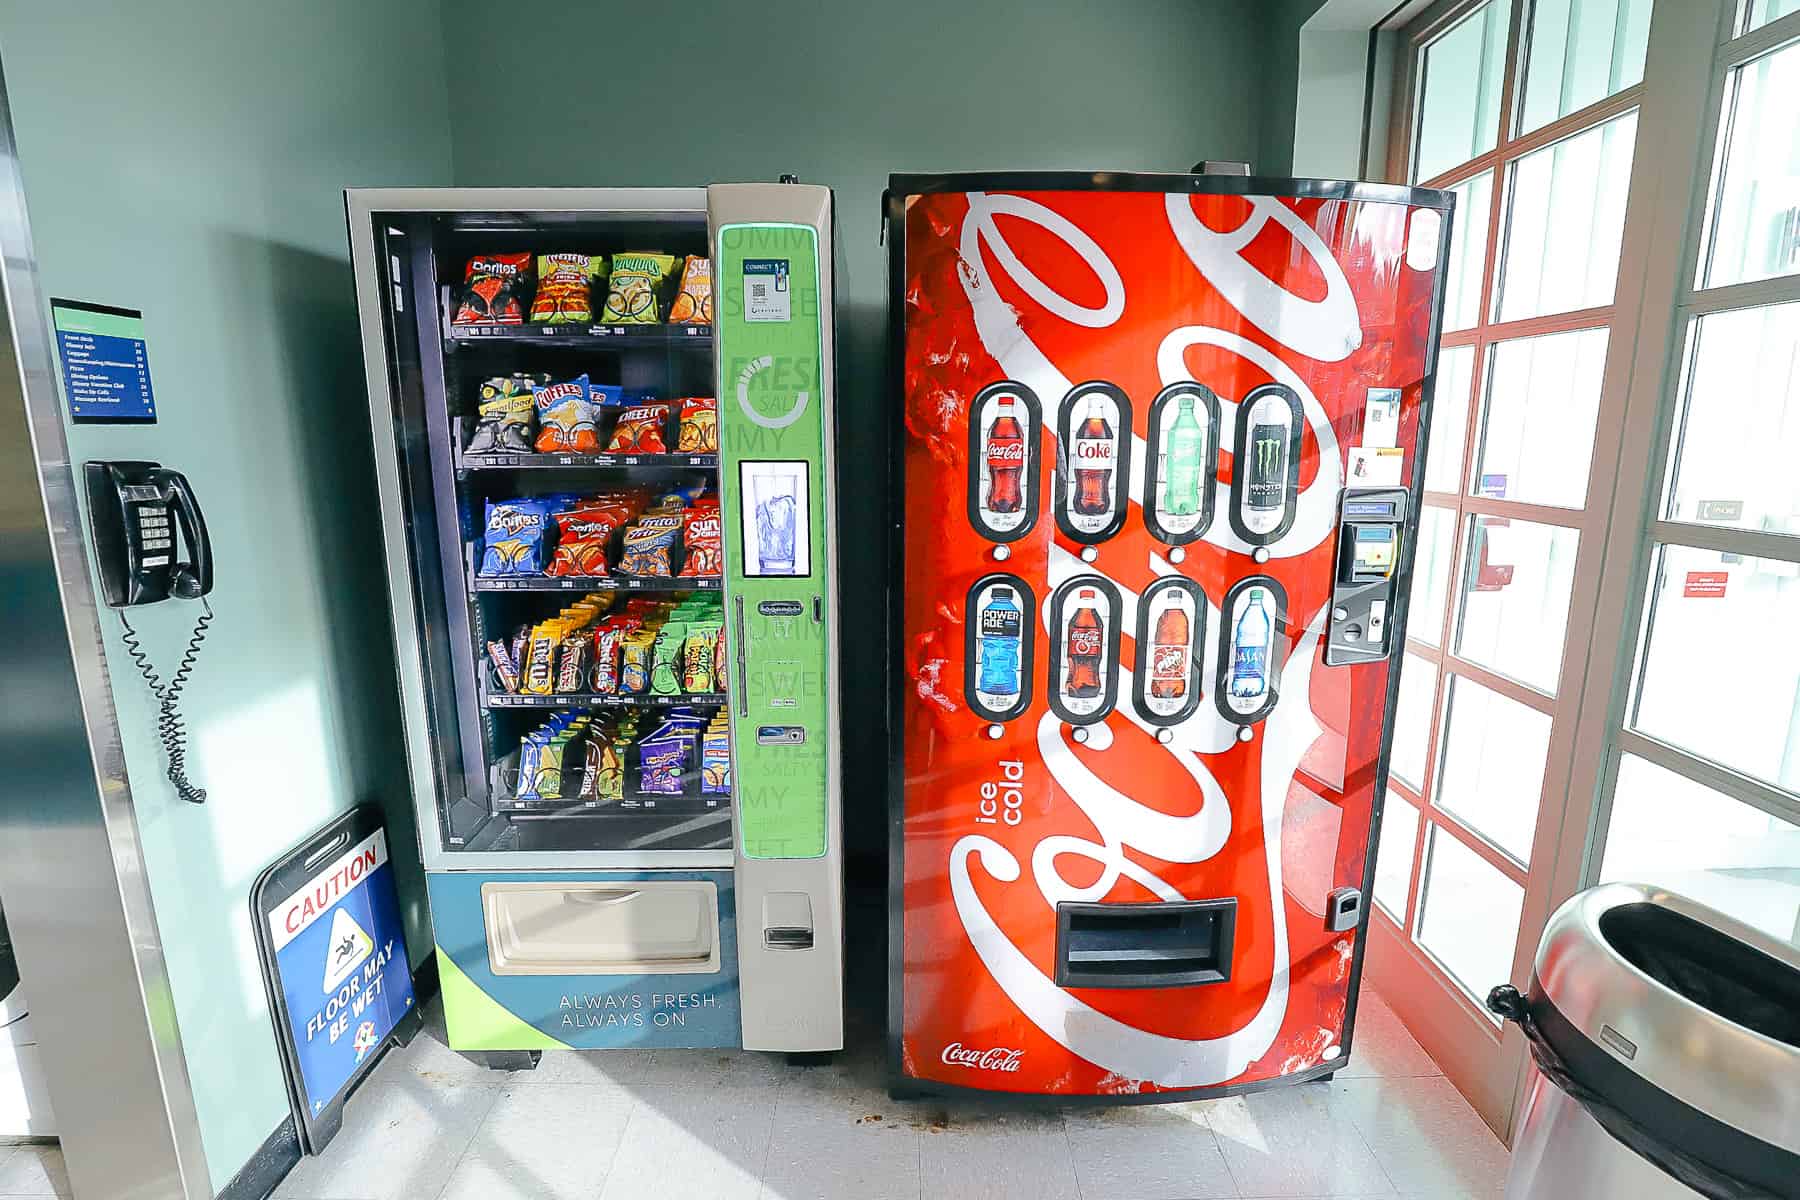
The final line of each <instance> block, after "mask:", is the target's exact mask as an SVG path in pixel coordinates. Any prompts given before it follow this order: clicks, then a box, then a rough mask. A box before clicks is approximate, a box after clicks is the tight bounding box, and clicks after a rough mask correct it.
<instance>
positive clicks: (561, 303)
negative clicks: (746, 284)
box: [451, 251, 713, 325]
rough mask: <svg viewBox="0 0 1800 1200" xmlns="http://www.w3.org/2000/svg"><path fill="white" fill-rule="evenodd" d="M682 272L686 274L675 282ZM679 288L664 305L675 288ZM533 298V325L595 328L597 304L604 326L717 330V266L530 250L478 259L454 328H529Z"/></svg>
mask: <svg viewBox="0 0 1800 1200" xmlns="http://www.w3.org/2000/svg"><path fill="white" fill-rule="evenodd" d="M677 267H679V268H680V273H679V276H677V271H676V269H677ZM677 279H678V280H679V286H678V288H677V290H676V291H675V294H674V296H673V297H672V298H670V299H669V302H668V303H667V304H666V305H665V304H664V303H663V301H664V299H665V298H666V297H668V293H669V285H670V284H671V282H674V281H676V280H677ZM527 297H530V310H529V311H530V316H531V323H532V324H534V325H590V324H592V323H593V321H594V308H595V303H594V302H595V300H596V298H598V299H599V301H600V323H601V324H603V325H655V324H660V323H661V322H662V321H664V320H665V319H666V320H667V321H668V322H669V323H671V324H676V325H710V324H711V323H712V314H713V302H712V264H711V263H710V262H708V261H707V260H706V259H704V258H701V257H700V256H698V255H692V254H690V255H688V256H687V258H686V259H685V260H683V259H680V258H678V257H677V256H675V255H672V254H660V253H657V252H655V251H631V252H627V253H621V254H615V255H613V259H612V264H611V270H610V271H609V270H608V268H607V261H606V256H605V255H604V254H578V253H558V254H539V255H536V256H533V255H532V254H531V253H530V252H529V251H520V252H517V253H509V254H478V255H476V256H475V257H474V258H471V259H470V260H469V264H468V267H467V269H466V270H465V271H464V273H463V291H462V297H461V300H460V301H459V303H458V304H457V306H456V314H455V316H453V317H452V318H451V324H453V325H523V324H525V317H526V311H527V307H526V298H527Z"/></svg>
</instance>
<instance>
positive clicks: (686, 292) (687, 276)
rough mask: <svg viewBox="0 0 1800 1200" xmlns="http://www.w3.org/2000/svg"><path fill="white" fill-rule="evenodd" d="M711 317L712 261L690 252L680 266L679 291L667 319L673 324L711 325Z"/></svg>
mask: <svg viewBox="0 0 1800 1200" xmlns="http://www.w3.org/2000/svg"><path fill="white" fill-rule="evenodd" d="M712 319H713V299H712V263H711V262H710V261H709V260H707V259H704V258H701V257H700V256H699V255H697V254H690V255H688V257H687V263H686V264H685V265H684V266H683V267H682V268H681V291H679V292H677V293H676V295H675V303H674V304H672V305H670V306H669V321H670V323H671V324H674V325H711V324H712Z"/></svg>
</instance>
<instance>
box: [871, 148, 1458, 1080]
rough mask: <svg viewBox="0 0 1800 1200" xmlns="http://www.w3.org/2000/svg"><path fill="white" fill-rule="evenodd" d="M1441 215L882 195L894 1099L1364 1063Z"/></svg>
mask: <svg viewBox="0 0 1800 1200" xmlns="http://www.w3.org/2000/svg"><path fill="white" fill-rule="evenodd" d="M1451 205H1452V200H1451V197H1450V196H1449V194H1447V193H1444V192H1439V191H1427V190H1422V189H1408V188H1398V187H1386V186H1376V185H1368V184H1354V183H1335V182H1322V181H1315V180H1291V179H1281V180H1276V179H1254V178H1245V177H1231V176H1212V175H1196V176H1187V175H1104V174H981V175H945V176H919V175H903V176H895V177H893V179H892V180H891V182H890V188H889V195H888V238H887V241H888V245H889V248H890V249H889V253H890V281H891V289H892V290H891V301H890V313H891V320H892V322H893V330H892V333H893V341H892V344H893V346H894V349H895V362H894V366H893V370H894V373H895V378H894V388H895V394H896V395H897V397H898V398H899V418H900V419H899V429H898V430H897V436H896V438H895V449H894V460H893V463H892V472H893V476H892V479H891V488H890V493H891V495H892V497H893V500H892V503H893V505H894V508H893V512H892V522H893V526H894V529H893V533H894V536H893V557H894V562H893V564H892V566H893V571H894V575H895V578H896V579H898V580H899V586H898V587H896V588H894V589H892V591H891V596H892V611H891V613H890V621H889V628H890V631H891V641H890V654H891V656H892V658H891V664H890V665H891V671H890V677H891V679H892V680H893V683H894V686H895V693H896V694H895V697H894V704H895V713H894V719H893V720H892V721H891V722H890V729H891V731H892V737H893V739H894V742H893V746H892V763H893V772H894V775H893V780H892V787H891V805H892V814H891V815H892V856H893V859H892V863H891V872H890V889H891V895H890V906H889V907H890V931H889V932H890V963H891V972H890V994H889V1004H890V1020H889V1029H890V1050H891V1055H892V1063H891V1069H892V1073H893V1076H894V1079H895V1086H896V1088H897V1089H900V1090H909V1091H910V1090H947V1089H955V1088H973V1089H982V1090H989V1091H1004V1092H1014V1093H1038V1094H1047V1095H1058V1096H1080V1095H1098V1096H1116V1097H1121V1098H1123V1097H1133V1098H1137V1099H1144V1098H1150V1097H1155V1096H1158V1095H1163V1096H1167V1097H1169V1098H1190V1097H1192V1096H1194V1095H1196V1094H1220V1093H1226V1092H1235V1091H1245V1090H1251V1089H1255V1088H1259V1087H1267V1086H1272V1085H1275V1084H1278V1083H1284V1082H1298V1081H1301V1080H1307V1079H1317V1078H1320V1077H1323V1076H1328V1075H1330V1074H1331V1073H1332V1072H1334V1071H1335V1070H1337V1069H1338V1068H1339V1067H1341V1066H1343V1065H1344V1063H1345V1062H1346V1060H1347V1059H1348V1056H1349V1054H1350V1047H1351V1040H1352V1029H1353V1026H1354V1022H1355V1017H1356V996H1357V985H1358V980H1359V978H1360V975H1361V971H1362V963H1363V954H1364V950H1365V944H1366V932H1367V925H1368V918H1369V912H1368V908H1369V900H1368V897H1369V893H1370V888H1371V886H1372V880H1373V872H1374V853H1373V849H1374V845H1375V838H1376V832H1377V828H1378V825H1379V822H1380V816H1381V807H1382V797H1383V795H1384V793H1385V790H1386V782H1387V752H1388V742H1389V736H1390V731H1391V727H1392V723H1393V715H1394V704H1395V699H1396V695H1397V691H1396V686H1395V685H1396V682H1397V677H1398V673H1399V670H1400V661H1401V657H1402V656H1401V653H1400V649H1401V647H1402V645H1403V644H1404V639H1405V630H1406V618H1407V612H1406V610H1407V596H1408V591H1409V578H1410V572H1411V568H1412V561H1413V546H1414V531H1415V529H1416V527H1417V514H1418V510H1419V502H1420V497H1421V488H1422V482H1423V479H1424V464H1425V451H1426V433H1427V430H1428V429H1429V426H1430V413H1431V393H1432V378H1433V373H1434V370H1435V363H1436V357H1437V353H1436V345H1437V337H1438V328H1439V321H1440V314H1441V306H1442V291H1443V275H1444V267H1443V264H1444V262H1445V259H1446V256H1447V251H1448V245H1449V237H1450V214H1451Z"/></svg>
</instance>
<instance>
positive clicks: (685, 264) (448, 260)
mask: <svg viewBox="0 0 1800 1200" xmlns="http://www.w3.org/2000/svg"><path fill="white" fill-rule="evenodd" d="M346 200H347V207H348V212H349V224H350V240H351V246H352V252H353V258H354V262H355V269H356V286H357V296H358V303H359V307H360V310H361V320H362V331H363V339H364V353H365V359H366V367H367V375H368V387H369V398H370V414H371V419H372V422H373V428H374V436H375V460H376V472H377V477H378V483H379V487H380V495H381V502H382V513H381V525H382V534H383V537H384V541H385V549H386V554H387V565H388V584H389V602H390V604H391V606H392V610H393V626H394V639H395V649H396V655H397V659H398V662H399V674H400V696H401V703H402V708H403V714H404V719H405V735H406V749H407V756H408V768H409V773H410V779H411V783H412V789H413V793H414V799H415V802H416V806H417V812H418V825H419V839H420V843H421V850H422V852H423V856H424V862H425V869H426V881H427V887H428V891H429V896H430V903H431V917H432V925H433V928H434V932H435V939H436V948H437V962H438V968H439V973H440V978H441V980H442V986H443V994H444V1010H445V1016H446V1018H447V1023H448V1027H449V1036H450V1041H451V1044H452V1046H453V1047H455V1048H456V1049H459V1050H464V1051H472V1052H487V1053H489V1054H490V1060H491V1061H494V1062H495V1063H496V1064H498V1063H502V1062H503V1063H506V1064H508V1065H517V1064H518V1063H519V1062H520V1060H521V1057H522V1056H521V1054H520V1053H519V1052H528V1051H534V1050H541V1049H546V1048H564V1047H567V1048H575V1049H593V1048H604V1047H616V1046H743V1047H746V1048H750V1049H763V1050H783V1051H791V1052H811V1051H829V1050H835V1049H838V1048H840V1047H841V1045H842V1037H843V1018H842V975H843V953H842V950H843V945H842V943H843V935H842V911H843V897H842V891H843V889H842V878H841V876H842V865H841V846H840V843H839V837H838V831H839V827H840V813H839V794H838V771H837V764H836V758H835V746H836V743H837V732H838V731H837V705H836V704H835V702H834V697H835V696H836V694H837V687H838V683H837V662H836V657H835V651H834V645H835V643H834V638H835V627H836V621H837V607H836V584H835V581H834V578H833V574H832V572H833V566H834V563H835V560H836V547H835V541H834V539H835V532H834V529H833V523H832V519H831V514H832V512H833V505H834V480H833V470H834V464H833V461H832V445H833V432H832V421H833V415H832V398H833V327H832V312H833V308H832V304H833V293H834V286H835V283H834V280H835V272H834V266H833V257H832V256H833V252H834V246H835V242H834V236H833V216H832V201H831V193H830V192H829V191H828V190H827V189H824V188H820V187H809V186H802V185H798V184H787V183H783V184H719V185H714V186H711V187H706V188H655V189H607V188H602V189H399V190H363V189H355V190H351V191H349V192H348V193H347V194H346Z"/></svg>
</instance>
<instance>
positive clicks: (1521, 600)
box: [1456, 516, 1581, 696]
mask: <svg viewBox="0 0 1800 1200" xmlns="http://www.w3.org/2000/svg"><path fill="white" fill-rule="evenodd" d="M1580 539H1581V535H1580V534H1579V533H1577V532H1576V531H1575V530H1573V529H1563V528H1561V527H1560V526H1556V525H1540V524H1538V523H1537V522H1536V521H1521V520H1519V519H1517V518H1513V517H1484V516H1475V517H1471V518H1470V519H1469V528H1468V549H1467V550H1466V551H1465V552H1464V555H1463V562H1464V563H1465V567H1464V570H1463V575H1462V621H1461V623H1460V625H1459V627H1458V629H1457V635H1456V652H1457V653H1458V654H1460V655H1462V657H1464V658H1466V659H1468V660H1469V661H1470V662H1474V663H1479V664H1480V665H1482V666H1484V667H1486V668H1487V669H1488V670H1490V671H1495V672H1497V673H1499V674H1501V675H1504V676H1506V677H1507V678H1508V679H1512V680H1516V681H1518V682H1519V683H1522V684H1524V685H1525V686H1527V687H1531V688H1536V689H1537V690H1538V691H1540V692H1543V693H1544V694H1545V695H1552V696H1553V695H1555V694H1556V682H1557V677H1558V675H1559V674H1560V673H1561V671H1562V657H1563V635H1564V632H1565V629H1566V626H1567V625H1568V619H1569V592H1570V589H1571V588H1573V587H1574V585H1575V551H1576V549H1577V547H1578V546H1579V543H1580Z"/></svg>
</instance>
